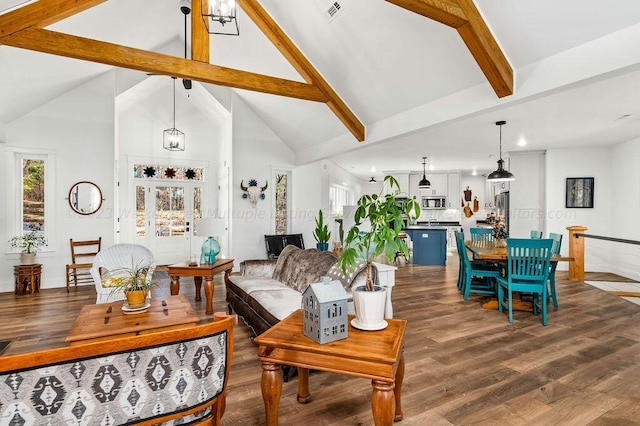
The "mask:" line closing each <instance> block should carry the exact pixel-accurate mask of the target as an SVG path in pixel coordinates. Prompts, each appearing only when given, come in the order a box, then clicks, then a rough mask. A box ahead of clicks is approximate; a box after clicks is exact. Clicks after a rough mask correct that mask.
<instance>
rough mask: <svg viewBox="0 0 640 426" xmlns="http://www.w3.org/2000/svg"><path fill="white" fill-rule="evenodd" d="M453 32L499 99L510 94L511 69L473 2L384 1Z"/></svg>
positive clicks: (438, 0)
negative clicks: (446, 26)
mask: <svg viewBox="0 0 640 426" xmlns="http://www.w3.org/2000/svg"><path fill="white" fill-rule="evenodd" d="M387 2H389V3H393V4H395V5H397V6H400V7H402V8H404V9H407V10H410V11H411V12H414V13H417V14H419V15H422V16H425V17H427V18H429V19H433V20H435V21H438V22H441V23H443V24H445V25H448V26H450V27H452V28H455V29H456V30H457V31H458V34H460V37H462V40H463V41H464V43H465V44H466V45H467V48H468V49H469V51H470V52H471V54H472V55H473V57H474V59H475V60H476V62H477V63H478V65H479V66H480V69H481V70H482V72H483V73H484V75H485V77H486V78H487V80H488V81H489V84H490V85H491V87H492V88H493V90H494V92H495V93H496V95H497V96H498V97H499V98H502V97H505V96H509V95H512V94H513V69H512V68H511V65H510V64H509V61H507V58H506V56H505V55H504V53H503V52H502V49H500V46H499V45H498V42H497V41H496V39H495V38H494V37H493V34H491V31H490V30H489V27H488V26H487V23H486V22H485V21H484V19H482V15H480V12H479V11H478V9H477V8H476V6H475V5H474V3H473V0H387Z"/></svg>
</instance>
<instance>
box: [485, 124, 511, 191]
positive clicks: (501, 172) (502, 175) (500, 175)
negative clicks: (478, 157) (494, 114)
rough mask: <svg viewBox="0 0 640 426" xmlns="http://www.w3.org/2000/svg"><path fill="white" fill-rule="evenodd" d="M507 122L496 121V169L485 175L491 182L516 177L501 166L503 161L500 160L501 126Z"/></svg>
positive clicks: (504, 180)
mask: <svg viewBox="0 0 640 426" xmlns="http://www.w3.org/2000/svg"><path fill="white" fill-rule="evenodd" d="M505 124H507V122H506V121H496V126H500V159H499V160H498V169H497V170H495V171H493V172H491V173H490V174H489V176H487V180H490V181H492V182H506V181H510V180H515V179H516V177H515V176H514V175H513V174H512V173H511V172H509V170H505V169H504V167H503V164H504V161H503V160H502V126H504V125H505Z"/></svg>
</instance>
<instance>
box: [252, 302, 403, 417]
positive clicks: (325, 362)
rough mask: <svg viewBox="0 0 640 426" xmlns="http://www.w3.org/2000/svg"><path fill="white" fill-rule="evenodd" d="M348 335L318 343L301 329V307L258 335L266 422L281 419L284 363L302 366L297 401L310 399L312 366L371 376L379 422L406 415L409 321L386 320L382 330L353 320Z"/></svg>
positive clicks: (323, 369) (374, 404) (350, 317)
mask: <svg viewBox="0 0 640 426" xmlns="http://www.w3.org/2000/svg"><path fill="white" fill-rule="evenodd" d="M352 318H353V316H349V331H348V337H347V338H346V339H342V340H337V341H335V342H331V343H329V344H324V345H321V344H318V343H316V342H314V341H313V340H311V339H310V338H308V337H306V336H305V335H304V333H303V331H302V310H297V311H296V312H294V313H292V314H291V315H289V316H288V317H287V318H285V319H283V320H282V321H280V322H279V323H278V324H276V325H274V326H273V327H271V328H270V329H269V330H267V331H265V332H264V333H263V334H261V335H260V336H258V337H256V338H255V342H256V343H257V344H258V345H260V347H259V348H258V359H260V361H262V399H263V400H264V406H265V411H266V414H267V425H268V426H275V425H277V424H278V405H279V403H280V395H281V394H282V371H281V368H280V365H281V364H285V365H291V366H296V367H298V401H299V402H302V403H305V402H308V401H310V399H311V395H310V393H309V370H310V369H311V370H322V371H327V372H330V373H338V374H345V375H348V376H356V377H363V378H366V379H371V384H372V385H373V393H372V395H371V407H372V410H373V421H374V424H375V425H384V426H389V425H391V424H393V422H394V421H400V420H402V407H401V404H400V396H401V391H402V379H403V377H404V354H403V351H404V331H405V328H406V326H407V322H406V321H404V320H398V319H389V318H387V319H385V321H387V323H389V325H388V327H387V328H385V329H384V330H380V331H361V330H357V329H355V328H353V327H352V326H351V324H350V322H351V319H352Z"/></svg>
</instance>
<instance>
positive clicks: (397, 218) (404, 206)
mask: <svg viewBox="0 0 640 426" xmlns="http://www.w3.org/2000/svg"><path fill="white" fill-rule="evenodd" d="M384 183H385V184H386V186H388V188H389V190H390V191H391V193H388V194H383V191H384V189H382V190H380V193H378V194H365V195H363V196H362V197H360V199H359V200H358V203H357V207H356V212H355V214H354V220H355V225H354V226H353V227H352V228H351V229H349V231H348V233H347V236H346V238H345V240H344V248H343V252H342V255H341V256H340V258H339V259H338V264H339V265H340V267H341V268H342V271H343V273H345V274H346V271H347V269H348V268H353V267H355V266H356V262H357V260H358V259H359V258H360V256H361V255H364V257H365V260H366V265H367V281H366V289H367V290H368V291H372V290H373V283H372V280H371V264H372V262H373V259H375V258H376V257H377V256H380V255H381V254H383V253H384V254H385V256H386V258H387V260H388V261H392V260H393V258H394V257H395V254H396V252H400V253H402V254H404V255H405V256H407V257H408V256H409V248H408V247H407V244H406V243H405V242H404V241H403V240H402V239H401V238H400V236H399V234H400V232H401V231H402V228H403V227H404V226H405V224H404V219H405V218H408V217H419V216H420V205H419V203H418V201H417V200H416V197H415V196H413V197H407V198H406V199H398V198H399V196H401V195H407V194H406V193H402V192H400V185H399V184H398V181H397V180H396V179H395V178H394V177H393V176H385V177H384ZM383 188H384V186H383ZM366 222H368V224H369V230H368V231H364V230H362V229H364V228H363V224H365V223H366ZM361 228H362V229H361Z"/></svg>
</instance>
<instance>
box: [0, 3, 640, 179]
mask: <svg viewBox="0 0 640 426" xmlns="http://www.w3.org/2000/svg"><path fill="white" fill-rule="evenodd" d="M330 3H331V2H329V1H325V0H305V1H301V0H261V4H262V5H263V7H264V8H265V9H266V10H267V11H268V12H269V14H270V15H271V16H272V17H273V18H274V19H275V20H276V22H277V23H278V25H279V26H280V27H281V28H282V29H283V30H284V31H285V32H286V33H287V35H288V36H289V37H290V38H291V39H292V40H293V41H294V43H295V44H296V45H297V46H298V48H299V49H300V50H301V51H302V52H303V53H304V55H305V56H306V57H307V59H308V60H309V61H310V62H311V63H312V64H313V65H314V66H315V68H316V69H317V70H318V71H319V72H320V73H321V74H322V75H323V77H324V78H325V80H327V82H328V83H329V84H330V85H331V86H332V87H333V89H334V90H335V91H336V92H337V93H338V95H339V96H340V97H341V98H342V99H343V101H344V102H345V103H346V104H347V105H348V107H349V108H350V109H351V110H352V111H353V112H354V113H355V114H356V116H357V117H358V118H359V119H360V121H361V122H362V123H364V125H365V126H366V140H365V142H363V143H360V142H357V141H356V139H355V138H354V136H353V135H352V134H351V133H350V132H349V131H348V130H347V129H346V128H345V127H344V125H343V124H342V123H341V122H340V121H339V120H338V119H337V118H336V116H335V115H334V114H333V113H332V112H331V110H330V109H329V108H328V107H327V106H326V105H325V104H322V103H314V102H309V101H301V100H296V99H290V98H284V97H279V96H274V95H267V94H262V93H256V92H249V91H245V90H238V89H233V90H237V92H238V93H239V95H240V96H241V97H242V98H243V99H244V100H245V101H246V102H247V103H248V104H249V105H250V106H251V108H252V109H253V110H254V111H255V112H256V113H257V114H258V115H259V116H261V117H262V119H263V120H264V121H265V122H266V123H267V124H268V125H269V126H270V127H271V128H272V129H273V130H274V132H275V133H277V134H278V135H279V136H280V137H281V138H282V139H283V140H284V141H285V143H287V144H288V145H289V146H290V147H291V149H292V150H293V151H294V152H295V153H296V159H297V162H298V163H299V164H304V163H307V162H310V161H315V160H318V159H324V158H328V159H330V160H332V161H334V162H335V163H337V164H339V165H340V166H342V167H344V168H345V169H347V170H349V171H350V172H352V173H354V174H356V175H358V176H360V177H362V178H367V179H368V177H369V176H370V175H371V171H370V170H371V168H372V167H375V169H376V170H377V171H378V175H380V173H381V171H383V170H416V171H417V170H420V169H421V157H422V156H428V157H429V162H430V164H433V165H434V168H435V170H436V171H437V170H453V169H461V170H464V171H471V170H472V169H474V168H475V169H477V170H478V171H479V172H482V171H487V170H491V169H494V168H495V161H496V159H497V158H496V157H497V148H498V147H497V145H498V130H497V128H496V126H495V125H494V122H495V121H497V120H506V121H507V125H506V126H505V127H504V128H503V151H505V152H506V151H516V150H522V149H526V150H530V149H547V148H553V147H576V146H598V145H607V144H615V143H619V142H623V141H626V140H629V139H632V138H635V137H639V136H640V102H638V101H637V94H638V93H640V90H639V89H640V2H638V1H637V0H617V1H616V2H613V3H612V2H609V3H607V2H603V1H602V0H564V1H562V2H558V1H552V0H518V1H513V0H475V3H476V6H477V7H478V9H479V10H480V12H481V14H482V15H483V17H484V19H485V21H486V22H487V24H488V26H489V27H490V29H491V30H492V32H493V34H494V37H495V38H496V40H497V41H498V43H499V44H500V46H501V48H502V50H503V52H504V53H505V55H506V57H507V59H508V60H509V61H510V63H511V66H512V68H513V70H514V81H515V84H514V94H513V95H511V96H507V97H504V98H498V97H497V96H496V94H495V92H494V91H493V90H492V88H491V86H490V85H489V83H488V82H487V78H486V77H485V76H484V74H483V73H482V71H481V70H480V68H479V66H478V65H477V63H476V62H475V60H474V59H473V57H472V55H471V53H470V52H469V49H468V48H467V47H466V46H465V44H464V42H463V41H462V39H461V38H460V36H459V35H458V33H457V32H456V31H455V30H453V29H452V28H449V27H447V26H444V25H443V24H440V23H438V22H435V21H433V20H430V19H427V18H425V17H423V16H420V15H417V14H415V13H413V12H410V11H407V10H405V9H402V8H400V7H398V6H395V5H394V4H391V3H389V2H386V1H382V0H341V1H340V4H341V5H342V7H343V11H342V12H341V13H340V14H339V15H338V16H337V17H336V18H335V19H334V20H333V21H332V22H329V21H328V19H327V18H326V12H325V10H326V9H327V8H328V5H329V4H330ZM19 4H21V2H20V1H19V0H0V9H7V8H9V7H12V6H16V5H19ZM183 25H184V21H183V15H182V14H181V13H180V11H179V6H178V0H162V1H158V0H135V1H131V0H109V1H107V2H105V3H103V4H100V5H98V6H95V7H93V8H91V9H89V10H87V11H85V12H82V13H79V14H77V15H75V16H72V17H70V18H67V19H65V20H63V21H61V22H59V23H56V24H54V25H52V26H51V27H49V29H52V30H56V31H61V32H66V33H70V34H76V35H81V36H83V37H88V38H94V39H98V40H104V41H109V42H114V43H118V44H123V45H127V46H132V47H137V48H141V49H146V50H154V51H162V52H165V53H170V54H172V55H175V56H178V57H181V56H182V54H183V51H182V48H181V46H182V43H183V40H184V38H183V37H184V35H183V30H184V29H183ZM239 25H240V36H239V37H225V36H212V37H211V47H210V52H211V57H210V60H211V63H213V64H217V65H223V66H228V67H232V68H237V69H243V70H247V71H252V72H257V73H262V74H267V75H272V76H276V77H281V78H286V79H290V80H296V81H304V80H303V79H302V78H301V77H300V76H299V75H298V73H297V72H296V71H295V70H294V68H293V67H292V66H291V65H290V64H289V63H288V62H287V61H286V59H284V58H283V57H282V55H281V54H280V53H279V52H278V51H277V50H276V48H275V47H273V45H272V44H271V43H270V42H269V40H267V38H266V37H265V36H264V35H263V34H262V33H261V31H260V30H259V29H258V28H257V27H256V25H255V24H253V22H252V21H251V20H250V19H249V18H247V17H246V16H244V15H243V13H242V12H240V23H239ZM109 69H111V68H110V67H109V66H105V65H100V64H94V63H89V62H83V61H78V60H73V59H66V58H62V57H57V56H52V55H46V54H40V53H36V52H30V51H26V50H21V49H17V48H12V47H7V46H0V122H2V123H5V124H6V123H10V122H11V121H12V120H14V119H16V118H17V117H19V116H21V115H23V114H25V113H27V112H29V111H31V110H32V109H34V108H36V107H38V106H39V105H41V104H43V103H45V102H47V101H49V100H51V99H53V98H55V97H56V96H59V95H60V94H62V93H64V92H65V91H67V90H69V89H71V88H72V87H74V86H76V85H78V84H81V83H83V82H85V81H87V80H89V79H91V78H94V77H95V76H97V75H99V74H101V73H103V72H105V71H107V70H109ZM139 74H140V75H139V79H140V80H143V79H145V78H147V76H146V75H144V73H139ZM206 86H208V85H207V84H205V87H206ZM623 115H629V117H627V118H624V119H619V118H620V117H622V116H623ZM520 138H524V139H526V140H527V142H528V144H527V145H526V146H525V147H519V146H517V144H516V143H517V141H518V140H519V139H520Z"/></svg>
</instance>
